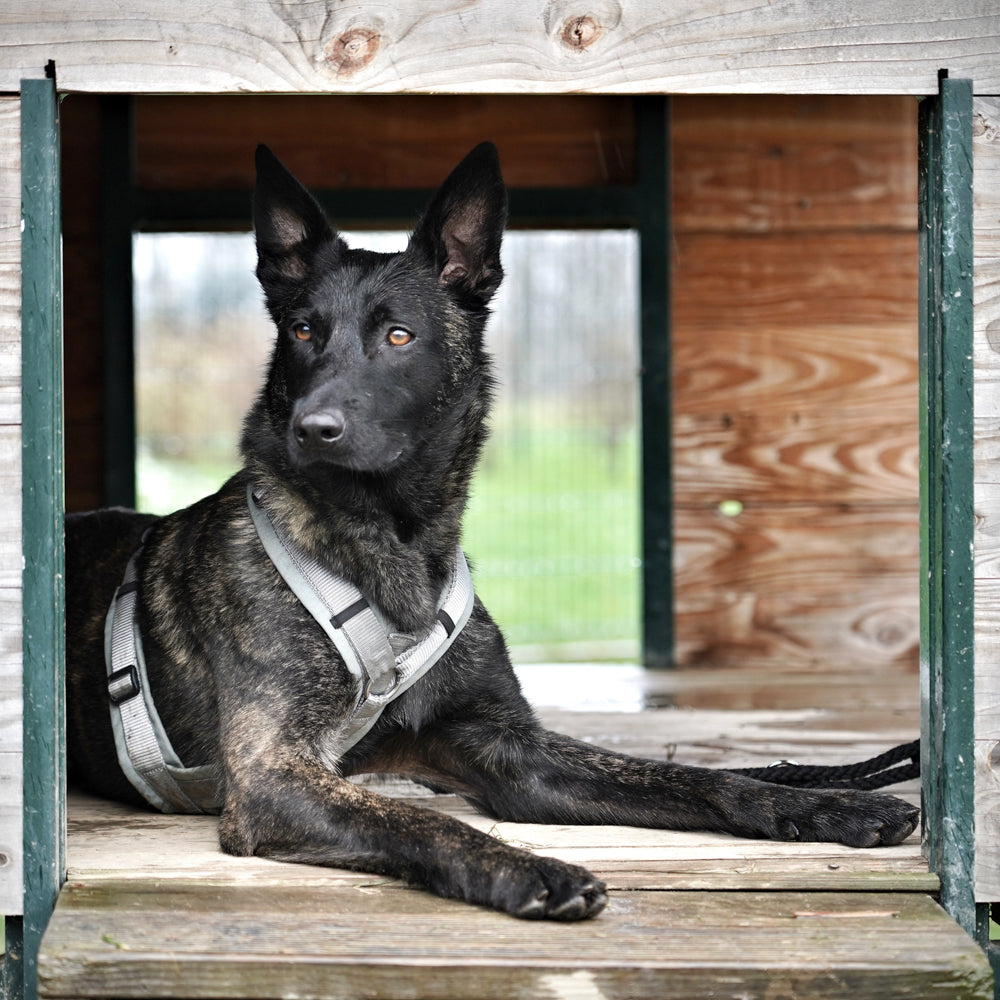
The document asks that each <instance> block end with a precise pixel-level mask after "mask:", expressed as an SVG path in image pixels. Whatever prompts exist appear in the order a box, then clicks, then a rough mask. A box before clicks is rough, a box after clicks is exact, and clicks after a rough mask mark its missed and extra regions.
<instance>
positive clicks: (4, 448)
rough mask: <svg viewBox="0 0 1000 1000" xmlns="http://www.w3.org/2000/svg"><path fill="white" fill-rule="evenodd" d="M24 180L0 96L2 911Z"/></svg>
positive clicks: (15, 611) (9, 890) (14, 793)
mask: <svg viewBox="0 0 1000 1000" xmlns="http://www.w3.org/2000/svg"><path fill="white" fill-rule="evenodd" d="M20 175H21V124H20V101H18V100H17V99H16V98H10V97H8V98H0V914H4V913H7V914H19V913H20V912H21V910H22V907H23V900H22V893H23V866H22V859H23V850H22V833H21V759H22V757H21V743H22V737H21V525H20V516H19V515H20V508H21V500H20V497H21V462H20V458H21V454H20V429H19V427H18V426H17V425H18V424H19V423H20V407H21V404H20V396H21V374H20V368H21V352H20V343H21V183H20Z"/></svg>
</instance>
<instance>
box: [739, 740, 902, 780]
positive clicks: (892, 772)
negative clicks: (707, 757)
mask: <svg viewBox="0 0 1000 1000" xmlns="http://www.w3.org/2000/svg"><path fill="white" fill-rule="evenodd" d="M903 761H908V762H909V763H905V764H904V763H902V762H903ZM725 770H727V771H729V772H730V774H741V775H743V776H744V777H747V778H756V779H757V780H758V781H769V782H771V783H772V784H775V785H794V786H795V787H797V788H856V789H859V790H861V791H869V792H870V791H872V790H873V789H876V788H884V787H885V786H886V785H894V784H896V783H897V782H900V781H908V780H909V779H911V778H919V777H920V740H914V741H913V742H912V743H904V744H902V745H901V746H898V747H894V748H893V749H892V750H887V751H886V752H885V753H882V754H879V755H878V756H877V757H872V758H871V759H870V760H863V761H859V762H858V763H857V764H843V765H834V766H832V767H823V766H819V765H814V764H795V763H792V762H791V761H784V760H783V761H779V762H778V763H777V764H771V765H769V766H768V767H744V768H726V769H725Z"/></svg>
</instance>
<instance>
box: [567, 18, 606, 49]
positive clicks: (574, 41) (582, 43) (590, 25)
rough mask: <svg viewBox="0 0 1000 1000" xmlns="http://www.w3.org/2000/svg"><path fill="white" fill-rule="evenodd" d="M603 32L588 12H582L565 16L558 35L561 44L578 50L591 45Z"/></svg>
mask: <svg viewBox="0 0 1000 1000" xmlns="http://www.w3.org/2000/svg"><path fill="white" fill-rule="evenodd" d="M603 34H604V29H603V28H602V27H601V25H600V24H598V22H597V21H595V20H594V18H593V17H592V16H591V15H590V14H582V15H580V16H579V17H569V18H567V19H566V20H565V21H564V22H563V26H562V31H561V32H560V34H559V37H560V39H561V40H562V43H563V45H565V46H566V47H567V48H570V49H574V50H576V51H578V52H579V51H582V50H583V49H586V48H588V47H589V46H591V45H593V44H594V42H596V41H597V39H598V38H600V37H601V35H603Z"/></svg>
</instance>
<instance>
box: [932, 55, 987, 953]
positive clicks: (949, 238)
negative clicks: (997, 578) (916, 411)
mask: <svg viewBox="0 0 1000 1000" xmlns="http://www.w3.org/2000/svg"><path fill="white" fill-rule="evenodd" d="M919 235H920V243H919V245H920V275H921V288H920V300H921V301H920V309H921V315H920V361H921V365H920V373H921V374H920V394H921V404H922V405H921V407H920V421H921V425H920V438H921V443H922V447H921V459H920V504H921V642H920V648H921V704H922V740H921V754H922V760H921V772H922V774H923V797H924V801H923V806H924V845H925V851H926V853H927V855H928V860H929V863H930V866H931V869H932V870H933V871H935V872H936V873H937V874H938V875H939V877H940V879H941V902H942V904H943V905H944V906H945V908H946V909H947V910H948V912H949V913H951V915H952V916H953V917H955V919H956V920H957V921H958V922H959V923H960V924H961V925H962V926H963V927H964V928H965V929H966V930H967V931H968V932H969V933H970V934H975V935H976V936H977V937H980V939H981V940H983V939H982V937H981V932H982V931H983V929H984V920H985V914H984V913H983V912H982V911H981V910H980V909H977V907H976V904H975V897H974V893H973V863H974V840H973V790H974V773H973V717H974V701H973V666H974V661H973V652H974V645H973V634H974V616H973V558H972V530H973V501H972V489H973V455H972V450H973V422H972V416H973V411H972V388H973V371H972V85H971V82H970V81H968V80H951V79H948V78H947V76H946V75H944V74H942V78H941V81H940V92H939V94H938V96H937V97H934V98H929V99H927V100H925V101H924V102H923V103H922V104H921V109H920V220H919Z"/></svg>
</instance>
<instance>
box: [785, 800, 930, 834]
mask: <svg viewBox="0 0 1000 1000" xmlns="http://www.w3.org/2000/svg"><path fill="white" fill-rule="evenodd" d="M810 800H811V801H810ZM794 802H795V804H794V807H793V808H790V809H786V810H784V815H783V816H781V817H780V818H779V819H778V837H779V838H780V839H782V840H803V841H830V842H833V843H839V844H845V845H846V846H848V847H879V846H887V845H891V844H899V843H902V842H903V841H904V840H906V838H907V837H909V835H910V834H911V833H913V831H914V830H915V829H916V827H917V823H918V822H919V820H920V810H919V809H917V808H916V807H915V806H912V805H910V804H909V803H908V802H904V801H903V800H902V799H897V798H895V797H894V796H891V795H875V794H873V793H871V792H856V791H849V790H845V791H825V792H813V793H810V794H809V796H808V797H805V796H803V797H802V798H799V797H798V796H797V797H796V799H795V800H794Z"/></svg>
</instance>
